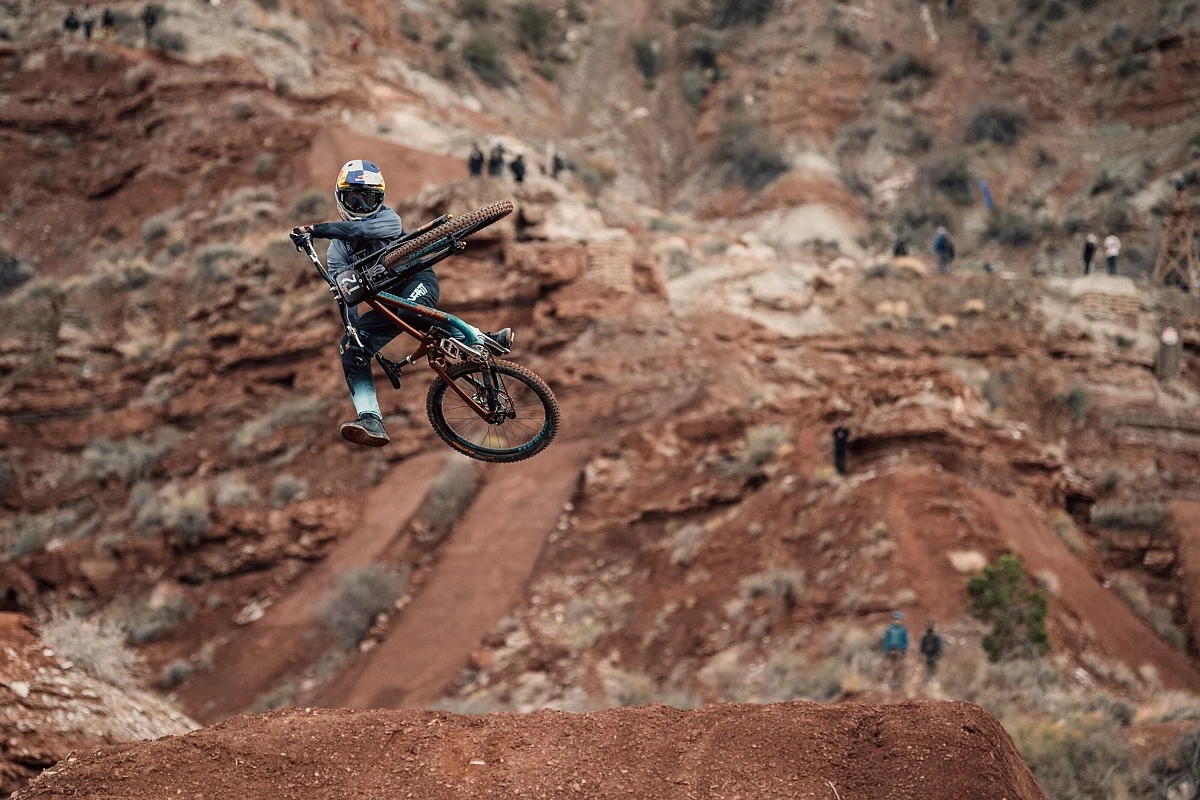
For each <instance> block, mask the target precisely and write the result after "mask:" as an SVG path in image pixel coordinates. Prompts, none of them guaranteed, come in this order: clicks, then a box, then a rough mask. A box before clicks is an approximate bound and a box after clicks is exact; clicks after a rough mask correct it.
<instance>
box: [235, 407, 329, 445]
mask: <svg viewBox="0 0 1200 800" xmlns="http://www.w3.org/2000/svg"><path fill="white" fill-rule="evenodd" d="M327 404H328V401H327V400H325V399H324V398H321V397H311V396H302V397H296V398H293V399H290V400H285V401H283V402H282V403H280V404H279V405H277V406H275V407H274V408H272V409H271V410H270V411H268V412H267V413H266V414H264V415H262V416H260V417H255V418H254V419H252V420H250V421H249V422H246V423H245V424H243V425H242V426H241V427H240V428H238V429H237V431H235V432H234V434H233V436H232V437H231V439H230V443H229V444H230V449H231V450H232V451H233V452H234V454H235V455H238V454H241V453H243V452H245V451H246V450H250V449H252V448H254V447H255V446H256V445H258V444H260V443H262V442H264V441H266V440H268V439H270V438H271V437H272V436H274V435H275V432H276V431H277V430H279V429H280V428H282V427H285V426H288V425H301V426H307V425H314V424H316V423H317V422H319V421H320V420H321V417H322V415H323V414H324V412H325V409H326V407H327Z"/></svg>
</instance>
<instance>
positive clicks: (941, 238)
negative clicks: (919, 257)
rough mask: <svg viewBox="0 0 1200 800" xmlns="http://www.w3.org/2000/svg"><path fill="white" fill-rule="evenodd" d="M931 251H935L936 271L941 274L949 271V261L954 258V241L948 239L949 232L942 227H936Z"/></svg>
mask: <svg viewBox="0 0 1200 800" xmlns="http://www.w3.org/2000/svg"><path fill="white" fill-rule="evenodd" d="M933 252H935V253H937V257H938V272H940V273H942V274H943V275H945V274H947V273H948V272H950V262H952V261H953V260H954V242H953V241H952V240H951V239H950V234H949V232H947V230H946V229H945V228H943V227H938V229H937V233H936V235H935V236H934V237H933Z"/></svg>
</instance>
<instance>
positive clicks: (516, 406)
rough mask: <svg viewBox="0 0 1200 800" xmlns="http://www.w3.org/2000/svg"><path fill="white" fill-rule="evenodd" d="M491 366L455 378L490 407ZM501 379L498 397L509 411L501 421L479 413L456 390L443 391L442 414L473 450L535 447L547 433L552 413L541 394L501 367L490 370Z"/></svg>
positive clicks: (496, 450) (505, 451)
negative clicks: (509, 413) (489, 382)
mask: <svg viewBox="0 0 1200 800" xmlns="http://www.w3.org/2000/svg"><path fill="white" fill-rule="evenodd" d="M488 372H489V371H488V370H485V369H484V368H482V367H480V368H477V369H473V370H470V371H468V372H464V373H462V374H459V375H457V376H455V378H454V382H455V383H456V384H457V385H458V386H459V387H460V388H462V389H463V390H464V391H466V393H467V394H468V395H470V396H472V397H474V398H475V400H476V402H478V403H479V404H480V405H482V406H484V407H485V408H487V407H488V400H487V391H486V386H487V380H488ZM490 372H491V375H493V376H494V377H495V379H496V380H497V381H498V383H499V387H500V391H499V393H498V400H499V403H500V407H501V408H502V409H504V410H505V411H506V412H515V417H512V416H508V415H507V414H506V416H505V419H503V421H499V422H489V421H488V420H485V419H483V418H482V417H480V416H479V414H477V413H476V411H475V409H474V408H472V407H471V406H470V405H468V404H467V402H466V401H464V400H463V399H462V398H461V397H459V396H458V394H457V393H456V392H454V391H453V390H452V389H450V388H447V389H446V390H445V392H444V393H443V395H442V401H441V416H442V419H443V420H445V423H446V427H447V429H448V430H449V432H450V433H451V434H452V435H453V436H454V437H455V438H457V439H459V440H460V441H462V442H463V443H464V444H466V445H468V446H469V447H471V448H472V449H474V450H478V451H481V452H486V453H496V454H501V453H516V452H520V451H522V450H526V449H528V448H530V447H533V446H534V445H536V444H537V443H538V441H539V440H540V439H541V438H542V437H543V436H544V435H545V433H546V430H547V428H548V427H549V425H550V417H549V414H548V413H547V410H546V406H545V404H544V403H543V401H542V398H541V397H540V396H539V395H538V393H537V392H536V391H535V390H534V388H533V387H532V386H530V385H529V384H527V383H525V382H524V381H523V380H521V379H519V378H517V377H514V376H512V375H506V374H504V373H503V372H500V371H498V370H496V371H490Z"/></svg>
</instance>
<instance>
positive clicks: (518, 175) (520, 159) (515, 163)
mask: <svg viewBox="0 0 1200 800" xmlns="http://www.w3.org/2000/svg"><path fill="white" fill-rule="evenodd" d="M508 169H509V170H510V171H511V172H512V176H513V180H514V181H516V182H517V183H524V182H525V156H523V155H521V154H520V153H518V154H517V157H516V158H514V159H513V160H512V163H511V164H509V165H508Z"/></svg>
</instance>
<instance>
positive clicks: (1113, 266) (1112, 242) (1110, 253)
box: [1104, 233, 1121, 275]
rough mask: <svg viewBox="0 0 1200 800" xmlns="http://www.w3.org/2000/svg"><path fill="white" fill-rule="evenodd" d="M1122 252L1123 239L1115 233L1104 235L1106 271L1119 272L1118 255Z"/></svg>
mask: <svg viewBox="0 0 1200 800" xmlns="http://www.w3.org/2000/svg"><path fill="white" fill-rule="evenodd" d="M1120 254H1121V240H1120V239H1118V238H1117V237H1116V236H1114V235H1113V234H1111V233H1110V234H1109V235H1108V236H1105V237H1104V271H1105V272H1107V273H1108V274H1109V275H1116V274H1117V256H1119V255H1120Z"/></svg>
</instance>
